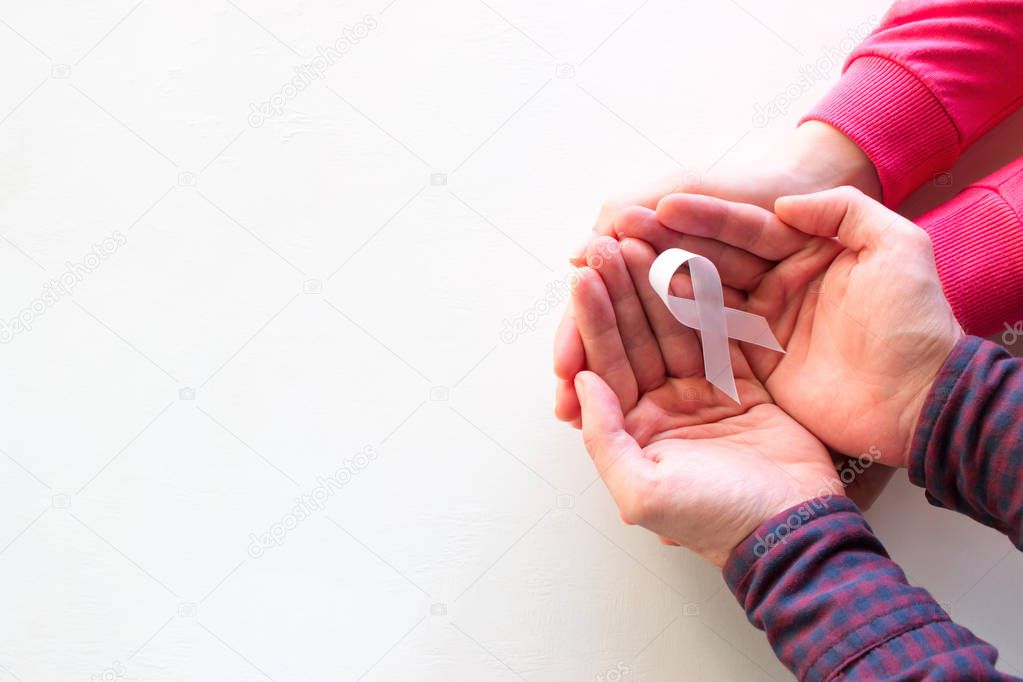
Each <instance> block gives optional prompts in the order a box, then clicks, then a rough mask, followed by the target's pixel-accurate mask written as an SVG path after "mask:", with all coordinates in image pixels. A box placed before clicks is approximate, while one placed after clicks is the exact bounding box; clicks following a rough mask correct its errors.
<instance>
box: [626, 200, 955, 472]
mask: <svg viewBox="0 0 1023 682" xmlns="http://www.w3.org/2000/svg"><path fill="white" fill-rule="evenodd" d="M619 228H620V230H621V232H622V234H624V235H630V236H633V237H638V238H645V239H648V240H650V241H652V242H653V243H654V246H655V248H658V247H665V248H666V247H667V246H668V245H672V246H674V245H678V240H679V238H680V237H679V235H681V238H683V239H684V238H686V237H689V238H697V237H698V238H700V239H705V240H711V241H712V242H713V243H714V244H713V246H711V247H710V248H709V249H707V248H706V247H705V248H704V255H708V257H709V258H710V259H711V260H712V261H714V262H715V264H716V265H717V266H718V268H719V270H720V272H721V275H722V281H723V282H724V283H725V284H726V285H727V286H726V295H727V296H728V297H729V298H731V300H733V301H738V302H739V304H738V305H736V306H733V307H740V308H742V309H744V310H748V311H749V312H752V313H756V314H758V315H763V316H764V317H766V318H767V320H768V321H769V323H770V324H771V327H772V329H773V331H774V332H775V335H776V336H777V337H778V339H779V340H780V341H781V343H782V345H783V346H785V348H786V351H787V352H786V353H784V354H780V353H775V352H772V351H768V350H765V349H762V348H758V347H755V346H749V347H747V346H746V344H742V346H743V349H744V352H745V356H746V358H747V359H748V361H749V366H750V368H751V370H752V372H753V375H754V376H756V377H757V378H758V379H759V380H760V381H762V382H763V384H764V386H765V387H766V388H767V390H768V391H769V392H770V394H771V396H772V397H773V399H774V400H775V402H776V403H777V404H778V405H779V406H780V407H781V408H783V409H784V410H785V411H786V412H787V413H789V414H790V415H792V417H794V418H795V419H796V420H797V421H799V422H800V423H801V424H802V425H804V426H805V427H806V428H807V429H809V430H810V431H811V432H812V433H813V434H814V435H816V436H817V437H818V438H820V439H821V440H822V441H823V442H824V443H825V444H827V445H828V446H829V447H831V448H833V449H834V450H837V451H839V452H841V453H845V454H848V455H854V456H855V455H859V454H865V453H873V456H872V458H873V459H874V460H875V461H878V462H881V463H882V464H887V465H891V466H906V464H907V458H908V454H909V447H910V443H911V439H912V436H913V431H914V429H915V424H916V421H917V417H918V416H919V414H920V410H921V409H922V406H923V402H924V401H925V399H926V397H927V393H928V390H929V388H930V386H931V384H932V383H933V381H934V378H935V376H936V375H937V373H938V371H939V370H940V368H941V366H942V364H943V363H944V361H945V359H946V358H947V357H948V354H949V352H950V351H951V349H952V347H953V346H954V345H955V343H956V341H957V340H958V339H959V338H960V337H961V335H962V330H961V329H960V327H959V324H958V323H957V322H956V320H955V317H954V316H953V314H952V310H951V308H950V306H949V304H948V302H947V301H946V299H945V297H944V294H943V292H942V289H941V283H940V281H939V280H938V274H937V270H936V267H935V264H934V255H933V252H932V250H931V244H930V239H929V238H928V236H927V234H926V232H924V231H923V230H922V229H920V228H919V227H917V226H916V225H914V224H913V223H911V222H910V221H908V220H906V219H904V218H902V217H901V216H899V215H897V214H896V213H894V212H892V211H890V210H888V209H886V208H884V207H883V206H881V205H880V204H878V203H877V202H875V201H873V200H871V199H869V198H868V197H866V196H864V195H863V194H862V193H860V192H859V191H857V190H855V189H853V188H850V187H843V188H838V189H834V190H828V191H825V192H819V193H816V194H810V195H803V196H793V197H784V198H781V199H779V200H778V201H777V203H776V205H775V213H771V212H769V211H766V210H764V209H762V208H759V207H756V206H752V205H748V204H738V203H731V202H727V201H722V200H719V199H714V198H710V197H704V196H696V195H683V194H678V195H672V196H669V197H665V198H664V199H663V200H662V201H661V202H660V203H659V204H658V207H657V210H656V212H654V211H649V210H646V209H642V208H637V209H633V210H630V211H629V212H627V214H626V215H625V217H624V219H623V220H620V221H619ZM658 241H660V242H662V243H661V244H658ZM683 248H685V247H683Z"/></svg>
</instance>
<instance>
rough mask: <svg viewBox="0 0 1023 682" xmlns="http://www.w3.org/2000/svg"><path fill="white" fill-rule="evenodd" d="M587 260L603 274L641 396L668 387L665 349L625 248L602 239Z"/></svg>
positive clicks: (590, 251) (609, 238)
mask: <svg viewBox="0 0 1023 682" xmlns="http://www.w3.org/2000/svg"><path fill="white" fill-rule="evenodd" d="M586 260H587V262H588V263H589V265H590V267H592V268H593V269H595V270H596V271H597V272H599V273H600V277H601V279H602V280H604V286H605V287H606V288H607V292H608V295H609V296H610V297H611V305H612V306H613V307H614V311H615V318H616V319H617V320H618V333H619V335H620V336H621V337H622V343H623V344H624V345H625V353H626V355H627V356H628V358H629V363H630V364H631V365H632V372H633V374H634V375H635V376H636V383H637V385H638V387H639V392H640V393H645V392H646V391H649V390H650V389H653V388H657V387H658V386H660V385H661V384H663V383H664V360H663V359H662V358H661V348H660V346H658V344H657V339H656V338H654V333H653V331H651V329H650V323H649V322H648V321H647V316H646V312H645V311H644V309H643V304H642V302H641V301H640V299H639V296H638V295H637V294H636V287H635V286H634V284H633V278H632V276H631V275H630V273H629V269H628V268H627V267H626V265H625V259H624V258H623V257H622V250H621V246H620V245H619V243H618V241H617V240H616V239H613V238H611V237H600V238H598V239H595V240H593V242H592V243H591V244H590V248H589V249H588V250H587V254H586Z"/></svg>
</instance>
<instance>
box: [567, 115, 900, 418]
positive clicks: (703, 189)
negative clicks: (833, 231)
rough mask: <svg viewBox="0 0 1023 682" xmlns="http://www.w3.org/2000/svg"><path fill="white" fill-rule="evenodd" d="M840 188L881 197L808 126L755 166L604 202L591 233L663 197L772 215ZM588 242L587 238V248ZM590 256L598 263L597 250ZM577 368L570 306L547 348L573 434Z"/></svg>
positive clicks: (610, 229) (822, 129) (607, 231)
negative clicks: (749, 207) (788, 198)
mask: <svg viewBox="0 0 1023 682" xmlns="http://www.w3.org/2000/svg"><path fill="white" fill-rule="evenodd" d="M843 184H850V185H854V186H856V187H859V188H860V189H862V190H863V191H865V192H867V193H868V194H870V195H871V196H880V193H881V187H880V184H879V182H878V179H877V173H876V171H875V170H874V166H873V164H872V163H871V161H870V159H869V158H868V157H867V156H866V154H864V153H863V151H862V150H860V148H859V147H857V146H856V144H855V143H854V142H853V141H852V140H850V139H849V138H847V137H846V136H845V135H843V134H842V133H840V132H839V131H837V130H835V129H834V128H832V127H831V126H829V125H827V124H825V123H821V122H818V121H807V122H805V123H803V124H802V125H800V126H799V127H798V128H796V129H795V130H794V131H793V133H792V134H791V135H790V136H789V137H788V138H786V139H785V140H783V141H782V143H781V144H780V145H779V146H778V147H777V148H776V149H774V150H772V151H771V152H769V153H768V154H767V155H766V156H765V157H764V158H761V159H759V160H757V161H756V162H755V163H740V164H737V165H735V166H733V167H730V168H720V169H717V170H713V171H712V172H709V173H691V172H679V173H678V174H676V175H675V176H672V177H668V178H665V179H664V180H662V181H660V182H654V183H650V184H648V185H647V186H646V187H642V188H640V189H637V190H635V191H632V192H625V193H623V194H621V195H620V196H618V197H616V198H613V199H611V200H608V201H606V202H605V203H604V205H603V206H602V207H601V209H600V212H599V214H598V216H597V220H596V222H595V224H594V225H593V234H596V235H610V236H617V235H618V233H619V231H618V230H616V227H615V226H616V224H617V223H618V222H619V221H621V220H623V219H627V215H626V214H624V213H623V212H625V211H627V209H628V208H629V207H632V206H642V207H645V208H648V209H653V208H655V207H656V206H657V203H658V202H659V201H660V200H661V198H662V197H664V196H666V195H669V194H674V193H679V192H684V193H691V194H702V195H706V196H714V197H718V198H720V199H727V200H729V201H737V202H743V203H747V204H754V205H757V206H761V207H763V208H766V209H771V208H772V207H773V206H774V202H775V200H776V199H778V197H781V196H784V195H790V194H802V193H806V192H816V191H819V190H824V189H829V188H832V187H837V186H839V185H843ZM590 241H591V239H590V238H587V240H586V244H587V245H588V244H589V242H590ZM685 242H686V244H685V245H681V244H680V245H679V246H681V248H685V249H687V250H689V251H693V252H695V253H700V254H701V255H706V254H705V253H704V251H703V249H708V250H711V249H714V248H716V247H715V245H714V244H712V243H710V240H705V239H702V238H700V237H694V236H690V237H687V238H686V239H685ZM589 254H590V257H591V258H592V257H593V256H594V250H593V249H590V250H589ZM586 256H587V251H586V246H584V247H582V248H581V249H580V251H579V252H577V253H575V254H573V255H572V258H571V260H572V262H573V263H574V264H575V265H584V264H585V263H586ZM596 256H597V257H598V258H599V257H602V256H601V254H600V253H599V250H598V253H597V254H596ZM584 366H585V365H584V357H583V349H582V343H581V340H580V339H579V332H578V328H577V326H576V323H575V318H574V316H573V313H572V309H571V306H569V307H568V308H567V309H566V312H565V315H564V317H563V318H562V321H561V325H560V326H559V328H558V333H557V335H556V337H555V343H554V371H555V375H556V377H557V388H556V397H555V414H556V415H557V417H558V418H559V419H561V420H563V421H567V422H570V423H572V424H573V425H575V426H579V401H578V397H577V396H576V393H575V388H574V386H573V383H572V380H573V378H574V377H575V375H576V373H578V372H580V371H581V370H582V369H583V368H584Z"/></svg>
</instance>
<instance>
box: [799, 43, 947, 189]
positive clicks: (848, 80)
mask: <svg viewBox="0 0 1023 682" xmlns="http://www.w3.org/2000/svg"><path fill="white" fill-rule="evenodd" d="M803 120H804V121H806V120H816V121H823V122H824V123H827V124H828V125H830V126H832V127H834V128H837V129H838V130H840V131H841V132H842V133H843V134H845V135H846V136H847V137H849V138H850V139H851V140H852V141H853V142H855V143H856V144H857V145H858V146H859V147H860V149H862V150H863V152H864V153H865V154H866V155H867V156H868V157H869V158H870V160H871V161H873V162H874V167H875V168H876V169H877V174H878V177H879V178H880V180H881V188H882V199H883V201H884V203H885V205H887V206H890V207H895V206H898V205H899V204H900V203H902V201H903V199H905V198H906V197H907V196H909V194H910V193H911V192H913V190H915V189H916V188H918V187H920V186H921V185H922V184H924V183H925V182H927V181H928V180H931V179H933V178H934V177H935V175H936V174H938V173H940V172H942V171H944V170H947V169H948V168H951V166H952V164H953V163H955V160H956V158H957V156H958V154H959V132H958V130H956V127H955V124H954V123H953V121H952V119H951V118H950V117H949V115H948V113H947V112H946V111H945V108H944V107H943V106H942V105H941V102H939V101H938V99H937V98H936V97H935V96H934V94H933V93H932V92H931V91H930V90H929V89H928V88H927V86H926V85H924V83H923V82H921V81H920V79H918V78H917V77H916V76H915V75H913V73H911V72H910V71H908V70H906V69H905V68H903V67H902V66H900V65H899V64H897V63H896V62H893V61H891V60H889V59H885V58H883V57H876V56H864V57H860V58H859V59H856V60H855V61H853V62H852V63H850V64H849V66H848V68H847V69H846V71H845V73H844V74H843V75H842V79H841V80H840V81H839V82H838V83H837V84H836V85H835V87H834V88H832V89H831V92H829V93H828V94H827V95H826V96H825V97H824V99H823V100H821V101H820V102H819V103H818V104H817V106H816V107H814V108H813V109H812V110H811V111H810V113H809V114H807V115H806V117H805V118H804V119H803Z"/></svg>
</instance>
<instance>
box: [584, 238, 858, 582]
mask: <svg viewBox="0 0 1023 682" xmlns="http://www.w3.org/2000/svg"><path fill="white" fill-rule="evenodd" d="M590 250H591V254H592V253H596V252H599V253H601V254H602V256H601V259H600V261H599V267H598V268H583V269H581V270H580V271H579V276H578V279H577V281H576V283H575V286H574V288H573V304H574V310H575V316H576V321H577V323H578V330H579V334H580V338H581V341H582V345H583V352H584V354H585V362H586V366H587V367H589V368H590V369H591V370H592V371H584V372H581V373H580V374H578V375H577V376H576V377H575V380H574V386H575V389H576V391H577V392H578V395H579V398H580V400H581V405H582V411H581V420H582V430H583V438H584V440H585V442H586V449H587V450H588V451H589V453H590V454H591V455H592V457H593V460H594V464H595V465H596V467H597V470H598V471H599V472H600V475H601V477H602V478H603V480H604V482H605V483H606V484H607V487H608V488H609V489H610V491H611V494H612V496H613V497H614V499H615V502H616V503H617V504H618V507H619V510H620V512H621V515H622V518H623V520H625V521H626V522H627V523H634V524H639V525H642V526H644V527H646V528H648V529H650V530H652V531H654V532H655V533H657V534H659V535H660V536H661V538H662V541H664V542H668V543H670V544H680V545H683V546H686V547H689V548H691V549H693V550H694V551H696V552H698V553H700V554H701V555H702V556H704V557H705V558H706V559H708V560H709V561H711V562H712V563H714V564H715V565H717V566H722V565H723V564H724V562H725V560H726V559H727V557H728V555H729V553H730V552H731V550H732V549H733V548H734V547H735V545H737V544H738V543H739V542H740V541H741V540H742V539H743V538H745V537H746V536H747V535H749V534H750V533H751V532H752V531H753V530H754V529H755V528H756V527H757V526H758V525H760V523H762V522H763V521H765V520H767V519H768V518H770V517H771V516H773V515H775V514H776V513H778V512H781V511H783V510H785V509H787V508H789V507H791V506H794V505H796V504H798V503H800V502H802V501H805V500H809V499H812V498H815V497H819V496H821V495H831V494H841V490H842V487H841V484H840V483H839V481H838V479H837V477H836V474H835V469H834V466H833V465H832V464H831V459H830V457H829V455H828V452H827V450H826V448H825V447H824V446H823V445H822V444H821V443H820V442H819V441H818V440H817V439H816V438H814V437H813V436H811V435H810V434H809V433H808V432H807V431H806V430H805V429H804V428H802V427H801V426H800V425H799V424H797V423H796V422H795V421H794V420H793V419H791V418H790V417H789V416H788V415H786V414H785V413H784V412H782V411H781V410H780V409H779V408H778V407H777V406H776V405H774V404H772V403H771V399H770V397H769V395H768V394H767V391H766V390H765V389H764V387H763V385H762V384H761V383H760V382H759V381H758V380H757V379H756V377H755V376H754V374H753V371H752V370H751V368H750V366H749V364H748V363H747V361H746V358H745V356H744V354H743V353H742V352H741V350H740V349H739V347H738V346H737V345H736V344H734V343H733V345H732V362H733V366H734V368H735V372H736V384H737V386H738V389H739V395H740V397H741V399H742V404H741V405H737V404H735V403H734V402H733V401H732V400H731V399H729V398H728V397H727V396H725V395H724V394H722V393H720V392H719V391H717V390H715V389H714V388H713V387H711V386H710V385H709V384H708V383H707V382H706V380H705V379H704V377H703V362H702V355H701V351H700V342H699V339H698V337H697V335H696V333H695V332H693V331H692V330H690V329H687V328H685V327H683V326H682V325H680V324H679V323H678V322H677V321H676V320H675V319H674V317H672V316H671V313H670V312H669V311H668V310H667V308H665V307H664V304H663V303H661V301H660V299H659V298H657V295H656V294H655V293H654V291H653V289H651V288H650V284H649V283H648V281H647V272H648V271H649V269H650V264H651V263H652V262H653V260H654V257H655V254H654V251H653V249H652V248H651V247H650V246H649V245H647V244H645V243H643V242H641V241H638V240H634V239H627V240H625V241H623V242H622V243H621V246H620V248H619V246H618V243H617V242H616V241H615V240H613V239H611V238H602V239H598V240H596V241H595V242H594V243H593V244H591V246H590ZM687 287H688V282H687V279H686V277H685V275H676V277H675V279H674V280H673V291H674V292H675V293H676V294H677V295H682V296H685V295H691V291H687ZM738 303H739V301H737V300H734V299H733V300H730V301H728V304H729V305H736V304H738Z"/></svg>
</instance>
